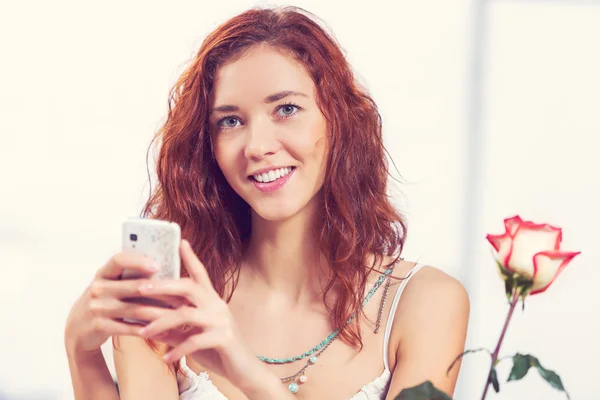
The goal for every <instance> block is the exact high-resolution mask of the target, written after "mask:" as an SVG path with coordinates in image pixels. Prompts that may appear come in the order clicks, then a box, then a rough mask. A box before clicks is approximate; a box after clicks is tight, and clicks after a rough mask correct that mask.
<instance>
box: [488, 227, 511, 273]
mask: <svg viewBox="0 0 600 400" xmlns="http://www.w3.org/2000/svg"><path fill="white" fill-rule="evenodd" d="M486 239H487V240H488V241H489V242H490V244H491V245H492V246H493V247H494V250H496V252H497V253H498V261H499V262H500V264H502V265H503V266H504V268H506V269H510V268H509V267H508V265H507V261H508V256H509V255H510V249H511V245H512V237H511V236H510V235H509V234H508V232H506V233H504V234H502V235H491V234H489V235H487V236H486Z"/></svg>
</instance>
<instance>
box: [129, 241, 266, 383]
mask: <svg viewBox="0 0 600 400" xmlns="http://www.w3.org/2000/svg"><path fill="white" fill-rule="evenodd" d="M180 250H181V259H182V261H183V263H184V265H185V267H186V269H187V271H188V273H189V275H190V277H189V278H182V279H177V280H173V279H169V280H167V279H165V280H156V281H151V282H149V283H148V284H144V285H142V286H141V287H139V291H140V293H142V294H144V295H146V296H148V295H152V296H155V295H166V296H178V297H180V299H181V300H182V301H183V302H184V303H185V304H184V305H182V306H181V307H179V308H177V309H173V310H166V311H165V312H164V313H163V315H162V316H161V317H159V318H158V319H156V320H154V321H153V322H152V323H150V324H148V325H147V326H146V327H145V328H144V329H142V330H141V334H142V335H143V336H145V337H147V338H151V339H154V340H158V341H160V342H163V343H166V344H168V345H169V346H172V347H173V348H172V349H171V350H170V351H169V352H168V353H166V354H165V356H164V359H165V361H166V362H167V363H170V362H173V361H174V360H178V359H180V358H181V357H183V356H187V357H188V358H190V357H191V358H193V359H195V360H197V361H198V362H199V363H200V364H202V365H203V366H205V367H207V368H208V369H210V370H211V371H214V372H216V373H218V374H220V375H222V376H225V377H227V378H228V379H229V380H230V381H231V382H232V383H233V384H234V385H236V386H237V387H238V388H240V389H241V390H242V391H244V389H245V388H247V389H248V390H253V389H254V388H255V387H256V385H257V384H258V382H255V381H256V376H257V374H256V372H257V371H262V372H265V371H266V373H267V374H270V375H272V374H271V373H270V371H268V370H267V369H266V367H265V366H264V365H263V364H262V363H261V362H260V361H259V360H258V358H257V357H256V356H255V355H254V354H252V353H251V352H250V351H249V350H248V349H247V348H246V346H244V344H243V342H242V339H241V335H240V334H239V333H238V331H237V329H236V326H235V324H234V320H233V316H232V315H231V313H230V311H229V307H228V306H227V303H226V302H225V301H224V300H223V299H222V298H221V297H220V296H219V294H218V293H217V292H216V291H215V289H214V287H213V285H212V283H211V281H210V278H209V276H208V273H207V272H206V269H205V268H204V265H202V262H200V260H199V259H198V257H196V255H195V254H194V252H193V249H192V248H191V246H190V244H189V242H187V241H186V240H183V241H182V244H181V249H180ZM261 375H262V374H261ZM272 377H274V376H272Z"/></svg>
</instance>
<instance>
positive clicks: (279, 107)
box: [217, 102, 302, 129]
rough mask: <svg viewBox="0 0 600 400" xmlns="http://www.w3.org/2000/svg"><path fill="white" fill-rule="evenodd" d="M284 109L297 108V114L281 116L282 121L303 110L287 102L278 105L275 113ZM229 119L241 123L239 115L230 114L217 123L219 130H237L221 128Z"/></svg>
mask: <svg viewBox="0 0 600 400" xmlns="http://www.w3.org/2000/svg"><path fill="white" fill-rule="evenodd" d="M284 107H295V108H296V112H294V113H293V114H290V115H285V116H280V117H279V118H282V119H287V118H291V117H293V116H294V115H296V114H297V112H298V111H301V110H302V107H300V106H299V105H297V104H295V103H292V102H287V103H284V104H280V105H278V106H277V109H276V110H275V111H276V112H277V111H279V110H281V109H282V108H284ZM229 118H235V119H237V120H238V121H239V118H238V117H237V115H235V114H228V115H225V116H224V117H223V118H221V119H219V121H217V128H219V129H233V128H236V127H235V126H234V127H228V128H227V127H223V126H221V124H222V123H223V121H225V120H227V119H229Z"/></svg>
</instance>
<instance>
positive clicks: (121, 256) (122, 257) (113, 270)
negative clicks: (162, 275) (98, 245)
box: [96, 252, 159, 279]
mask: <svg viewBox="0 0 600 400" xmlns="http://www.w3.org/2000/svg"><path fill="white" fill-rule="evenodd" d="M125 269H131V270H134V271H136V272H139V273H140V274H142V275H148V276H149V275H152V274H154V273H156V272H157V271H158V270H159V267H158V266H157V265H154V260H152V259H151V258H149V257H145V256H143V255H141V254H138V253H135V252H121V253H118V254H116V255H114V256H113V257H111V258H110V260H108V262H107V263H106V264H105V265H104V266H103V267H102V268H100V269H99V270H98V272H97V274H96V277H99V278H103V279H118V278H119V277H120V276H121V274H122V273H123V271H124V270H125Z"/></svg>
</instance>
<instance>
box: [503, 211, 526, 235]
mask: <svg viewBox="0 0 600 400" xmlns="http://www.w3.org/2000/svg"><path fill="white" fill-rule="evenodd" d="M522 222H523V220H522V219H521V217H519V216H518V215H515V216H514V217H510V218H506V219H505V220H504V227H505V228H506V232H507V233H508V234H510V236H514V235H515V232H516V231H517V228H518V227H519V225H521V223H522Z"/></svg>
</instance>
